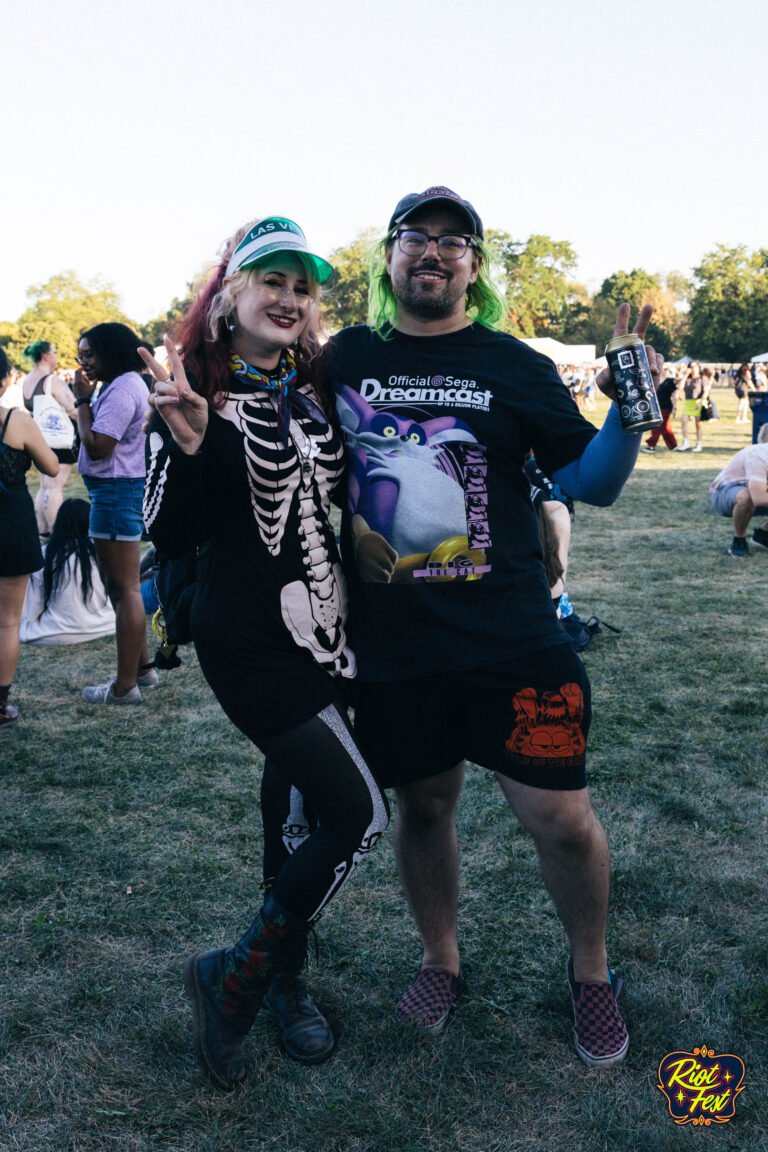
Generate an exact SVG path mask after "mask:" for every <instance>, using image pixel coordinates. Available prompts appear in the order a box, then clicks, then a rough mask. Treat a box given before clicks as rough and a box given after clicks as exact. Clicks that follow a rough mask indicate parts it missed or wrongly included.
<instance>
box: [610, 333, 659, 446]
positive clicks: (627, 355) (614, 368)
mask: <svg viewBox="0 0 768 1152" xmlns="http://www.w3.org/2000/svg"><path fill="white" fill-rule="evenodd" d="M605 356H606V359H607V361H608V367H609V369H610V372H611V377H612V378H613V384H614V387H615V389H616V404H617V405H618V409H619V415H620V416H621V423H622V426H623V428H624V431H625V432H645V431H646V429H648V428H658V426H659V425H660V424H661V423H662V419H661V409H660V408H659V401H658V399H657V397H656V389H655V388H654V386H653V377H652V376H651V366H650V364H649V363H648V357H647V355H646V352H645V344H644V343H643V341H642V340H641V339H640V337H639V336H637V335H635V333H634V332H630V333H629V335H627V336H615V337H614V338H613V340H609V341H608V343H607V344H606V346H605Z"/></svg>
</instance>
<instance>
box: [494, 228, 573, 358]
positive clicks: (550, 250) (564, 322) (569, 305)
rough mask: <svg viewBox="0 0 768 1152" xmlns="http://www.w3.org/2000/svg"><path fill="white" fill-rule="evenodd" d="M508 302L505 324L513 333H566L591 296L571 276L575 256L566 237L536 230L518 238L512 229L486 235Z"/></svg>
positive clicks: (564, 335) (561, 335) (562, 335)
mask: <svg viewBox="0 0 768 1152" xmlns="http://www.w3.org/2000/svg"><path fill="white" fill-rule="evenodd" d="M486 240H487V242H488V245H489V247H490V248H491V252H492V254H493V259H494V261H495V262H496V264H497V265H498V268H499V272H500V277H501V285H502V287H503V290H504V295H505V296H506V300H507V304H508V309H509V310H508V313H507V318H506V320H505V322H504V323H503V325H502V327H503V328H504V329H505V330H506V331H508V332H511V333H512V334H513V335H514V336H525V337H530V336H552V337H553V338H554V339H559V340H562V339H564V338H567V335H568V333H569V332H570V331H571V330H572V329H573V328H574V327H575V326H576V325H577V324H578V321H579V319H580V318H582V316H583V314H584V311H585V309H586V307H587V301H588V299H589V297H588V294H587V290H586V288H584V286H583V285H581V284H577V283H575V282H574V280H573V273H574V271H575V269H576V263H577V256H576V253H575V251H574V250H573V248H572V247H571V245H570V244H569V243H568V242H567V241H566V240H553V239H552V238H551V237H550V236H544V235H542V234H540V233H534V234H533V235H531V236H529V237H528V239H527V240H525V241H522V240H515V239H513V237H512V236H510V235H509V233H508V232H499V231H495V230H493V229H491V230H489V231H488V233H487V234H486Z"/></svg>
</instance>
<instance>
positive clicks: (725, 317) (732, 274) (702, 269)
mask: <svg viewBox="0 0 768 1152" xmlns="http://www.w3.org/2000/svg"><path fill="white" fill-rule="evenodd" d="M693 275H694V285H695V287H694V291H693V295H692V297H691V307H690V315H689V323H690V353H691V355H692V356H696V357H698V358H699V359H701V360H714V361H725V362H727V363H736V362H741V361H746V360H749V359H751V357H752V356H756V355H758V354H759V353H761V352H766V351H768V249H765V248H759V249H758V250H757V251H756V252H752V253H750V252H749V251H748V250H747V248H746V246H745V245H744V244H740V245H738V246H737V247H735V248H727V247H726V246H725V245H724V244H718V245H717V246H716V247H715V248H714V249H713V250H712V251H711V252H707V253H706V255H705V256H704V258H703V259H702V261H701V264H699V265H698V267H696V268H694V270H693Z"/></svg>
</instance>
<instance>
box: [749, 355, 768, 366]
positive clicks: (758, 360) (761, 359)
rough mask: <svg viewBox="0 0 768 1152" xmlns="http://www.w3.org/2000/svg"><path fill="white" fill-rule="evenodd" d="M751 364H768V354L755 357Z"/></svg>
mask: <svg viewBox="0 0 768 1152" xmlns="http://www.w3.org/2000/svg"><path fill="white" fill-rule="evenodd" d="M750 364H768V352H762V353H761V354H760V355H759V356H753V357H752V359H751V360H750Z"/></svg>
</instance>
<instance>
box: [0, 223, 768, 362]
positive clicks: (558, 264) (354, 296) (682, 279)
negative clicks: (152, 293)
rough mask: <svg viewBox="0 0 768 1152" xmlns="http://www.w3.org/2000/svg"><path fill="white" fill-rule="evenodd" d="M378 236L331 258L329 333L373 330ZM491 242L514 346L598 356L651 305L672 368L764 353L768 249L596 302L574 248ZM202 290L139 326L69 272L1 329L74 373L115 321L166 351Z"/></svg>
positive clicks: (31, 294) (363, 237) (103, 289)
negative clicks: (38, 343) (47, 346)
mask: <svg viewBox="0 0 768 1152" xmlns="http://www.w3.org/2000/svg"><path fill="white" fill-rule="evenodd" d="M378 236H379V233H378V232H377V231H376V230H375V229H372V228H368V229H365V230H363V231H362V232H360V233H359V234H358V236H357V237H356V238H355V239H354V240H353V241H352V242H351V243H350V244H348V245H345V246H342V247H339V248H336V249H334V251H333V252H332V253H331V255H330V257H329V259H330V261H331V263H332V264H333V266H334V268H335V273H334V277H333V280H332V281H331V284H330V288H329V289H328V291H327V293H326V295H325V298H324V308H325V313H326V317H327V322H328V326H329V328H330V330H331V331H337V330H338V329H339V328H343V327H345V326H347V325H349V324H360V323H363V322H364V321H365V319H366V308H367V296H368V252H369V250H370V248H371V245H372V244H373V243H374V242H375V240H376V239H377V237H378ZM486 239H487V241H488V246H489V248H490V250H491V253H492V258H493V262H494V269H495V271H494V278H495V280H496V282H497V283H498V285H499V287H500V289H501V290H502V291H503V293H504V296H505V299H506V301H507V312H506V316H505V318H504V321H503V323H502V325H501V326H502V327H503V328H504V330H505V331H507V332H510V333H512V335H514V336H520V337H533V336H550V337H552V338H553V339H555V340H560V341H562V342H563V343H564V344H595V345H596V346H597V350H598V354H599V353H600V352H601V351H602V348H603V345H604V344H605V343H606V341H607V340H609V339H610V337H611V335H612V333H613V324H614V319H615V316H616V309H617V307H618V305H619V304H620V303H622V301H625V300H626V301H628V302H629V304H630V305H631V306H632V311H633V313H636V312H637V311H638V310H639V308H640V307H641V306H642V305H643V304H653V305H654V308H655V311H654V316H653V321H652V323H651V325H650V328H649V331H648V339H649V341H650V343H652V344H653V345H654V347H655V348H656V349H657V351H659V352H661V353H662V354H663V355H664V357H665V358H667V359H675V358H677V357H679V356H681V355H683V354H685V353H687V354H688V355H690V356H693V357H695V358H696V359H698V360H704V361H708V362H726V363H736V362H742V361H746V360H749V359H750V358H751V357H752V356H755V355H757V354H758V353H761V352H766V351H768V249H765V248H760V249H758V250H757V251H756V252H750V251H749V250H748V249H747V247H746V246H745V245H738V246H736V247H733V248H729V247H726V246H725V245H722V244H718V245H717V246H716V247H715V248H714V249H713V250H712V251H711V252H707V253H706V254H705V255H704V256H703V258H702V260H701V262H700V263H699V264H698V265H697V266H696V267H695V268H694V269H693V270H692V274H691V276H690V277H687V276H685V275H683V274H682V273H680V272H670V273H667V274H666V275H664V276H662V275H660V274H658V273H651V272H647V271H646V270H645V269H643V268H634V269H632V271H630V272H626V271H620V272H614V273H613V274H612V275H611V276H608V277H607V278H606V279H605V280H604V281H603V283H602V284H601V286H600V288H599V290H598V291H597V292H595V293H593V294H590V293H589V292H588V291H587V288H586V287H585V286H584V285H583V284H580V283H578V282H577V281H576V280H575V279H574V276H575V270H576V266H577V263H578V258H577V256H576V253H575V251H574V249H573V247H572V246H571V245H570V244H569V243H568V242H567V241H565V240H553V239H552V238H551V237H550V236H544V235H541V234H534V235H531V236H529V237H528V238H527V240H516V239H514V238H513V237H512V236H511V235H510V234H509V233H507V232H502V231H496V230H490V231H489V232H488V233H487V236H486ZM194 290H195V285H194V284H193V283H190V284H187V286H186V291H185V293H184V295H183V296H180V297H178V298H176V299H174V300H173V301H172V302H171V304H170V306H169V308H168V309H167V311H166V312H164V313H162V315H160V316H157V317H155V318H154V319H152V320H150V321H148V322H147V323H145V324H137V323H135V322H134V321H132V320H131V319H130V318H129V317H127V316H126V315H125V313H124V312H123V310H122V306H121V303H120V297H119V294H118V292H117V290H116V289H115V287H114V285H112V284H109V283H106V282H104V281H101V280H96V281H91V282H88V283H83V282H82V281H80V280H79V279H78V277H77V276H76V275H75V274H74V272H61V273H59V274H58V275H56V276H52V277H51V278H50V280H47V281H46V282H45V283H43V284H36V285H32V286H31V287H30V288H29V289H28V291H27V298H28V300H29V305H28V307H27V308H26V309H25V311H24V312H23V313H22V315H21V316H20V317H19V318H18V320H15V321H5V322H0V344H2V345H3V347H4V348H5V350H6V353H7V354H8V357H9V359H10V361H11V363H12V364H14V365H16V366H17V367H22V366H23V351H24V348H25V347H26V346H27V345H28V344H31V343H32V342H33V341H35V340H49V341H51V343H53V344H55V345H56V348H57V349H58V352H59V356H60V359H61V362H62V364H65V365H70V364H72V363H73V362H74V357H75V354H76V348H77V338H78V335H79V333H80V332H82V331H83V330H84V329H85V328H89V327H92V326H93V325H94V324H100V323H103V322H105V321H115V320H116V321H120V322H121V323H124V324H129V325H130V326H131V327H132V328H134V329H135V331H137V332H139V333H140V334H141V336H142V337H143V338H144V339H145V340H148V341H150V343H152V344H158V343H159V341H160V338H161V336H162V333H163V332H165V331H166V330H167V328H168V327H169V325H170V324H171V323H172V322H173V320H174V319H176V318H177V317H178V316H180V315H181V314H182V313H183V311H184V309H185V308H186V306H187V304H188V303H189V301H190V300H191V299H192V296H193V294H194Z"/></svg>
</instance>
